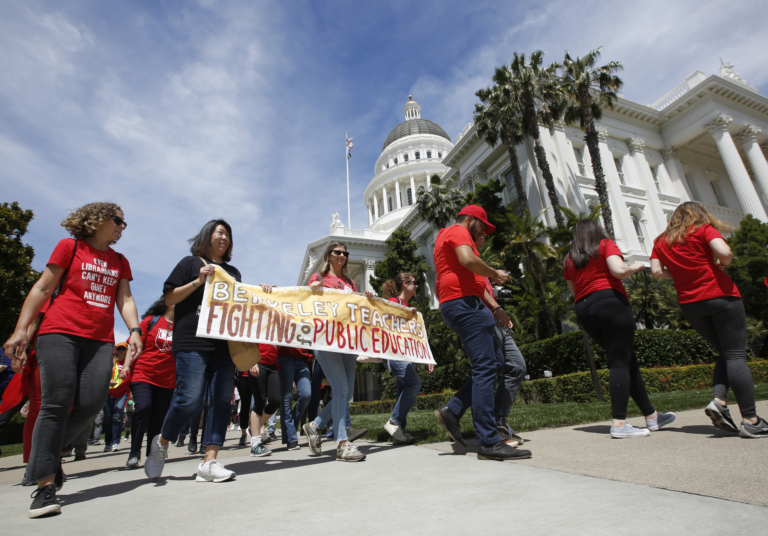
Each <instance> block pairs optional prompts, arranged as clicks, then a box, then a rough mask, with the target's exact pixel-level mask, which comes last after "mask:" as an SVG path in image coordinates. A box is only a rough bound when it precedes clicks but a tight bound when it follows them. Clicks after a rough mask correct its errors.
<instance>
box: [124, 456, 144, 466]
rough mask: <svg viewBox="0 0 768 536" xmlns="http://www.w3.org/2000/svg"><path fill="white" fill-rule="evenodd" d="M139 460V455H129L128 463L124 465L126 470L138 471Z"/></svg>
mask: <svg viewBox="0 0 768 536" xmlns="http://www.w3.org/2000/svg"><path fill="white" fill-rule="evenodd" d="M140 459H141V454H135V453H131V454H130V456H128V461H127V462H126V463H125V466H126V467H127V468H128V469H138V468H139V460H140Z"/></svg>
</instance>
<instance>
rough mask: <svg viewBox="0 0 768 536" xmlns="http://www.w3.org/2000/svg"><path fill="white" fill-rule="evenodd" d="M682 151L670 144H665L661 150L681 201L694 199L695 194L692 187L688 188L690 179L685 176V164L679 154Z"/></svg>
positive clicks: (668, 173) (665, 165)
mask: <svg viewBox="0 0 768 536" xmlns="http://www.w3.org/2000/svg"><path fill="white" fill-rule="evenodd" d="M679 154H680V151H678V150H677V149H675V148H674V147H671V146H669V145H666V146H664V148H663V149H662V150H661V157H662V158H663V159H664V168H665V169H666V170H667V175H669V179H670V180H671V181H672V186H673V187H674V188H675V193H676V194H677V197H679V198H680V201H683V202H685V201H693V195H692V194H691V190H690V188H688V181H687V180H686V178H685V170H684V169H683V164H682V163H681V162H680V159H679V158H678V155H679Z"/></svg>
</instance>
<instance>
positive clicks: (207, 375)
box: [161, 351, 235, 447]
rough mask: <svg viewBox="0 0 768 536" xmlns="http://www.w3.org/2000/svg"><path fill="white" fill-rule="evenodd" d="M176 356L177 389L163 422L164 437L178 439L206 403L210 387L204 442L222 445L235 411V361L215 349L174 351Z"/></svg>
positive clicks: (201, 442) (172, 441)
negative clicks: (214, 350)
mask: <svg viewBox="0 0 768 536" xmlns="http://www.w3.org/2000/svg"><path fill="white" fill-rule="evenodd" d="M173 357H174V358H175V359H176V392H175V393H173V400H171V407H170V409H169V410H168V414H167V415H166V416H165V421H164V422H163V429H162V431H161V435H162V436H163V439H166V440H168V441H170V442H171V443H175V442H176V440H177V439H178V437H179V434H180V433H181V432H182V431H183V430H184V429H185V428H186V426H187V423H189V420H190V418H192V415H194V414H195V413H197V411H198V410H199V409H200V407H201V406H202V405H203V397H204V394H205V392H206V388H207V392H208V403H209V404H210V406H209V408H208V414H207V415H206V417H205V424H204V426H203V435H202V437H201V438H200V444H201V445H206V446H208V445H211V446H218V447H220V446H222V445H223V444H224V437H225V435H226V433H227V426H228V425H229V417H230V415H231V413H232V406H231V405H230V401H231V400H232V393H233V391H234V388H235V364H234V363H232V359H230V357H229V355H217V354H216V353H215V352H213V351H208V352H174V353H173ZM203 441H204V442H203Z"/></svg>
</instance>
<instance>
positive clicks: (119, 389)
mask: <svg viewBox="0 0 768 536" xmlns="http://www.w3.org/2000/svg"><path fill="white" fill-rule="evenodd" d="M139 326H141V324H139ZM127 355H128V344H127V343H124V342H119V343H117V346H115V356H114V358H113V363H114V364H113V365H112V380H111V381H110V382H109V396H108V397H107V403H106V404H104V452H117V451H118V450H120V433H121V431H122V430H123V419H124V417H125V405H126V404H127V403H128V395H129V389H130V387H131V373H130V368H128V367H126V357H127ZM121 373H123V374H121Z"/></svg>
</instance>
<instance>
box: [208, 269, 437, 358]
mask: <svg viewBox="0 0 768 536" xmlns="http://www.w3.org/2000/svg"><path fill="white" fill-rule="evenodd" d="M215 268H216V272H215V274H214V276H209V277H208V280H207V282H206V284H205V293H204V295H203V303H202V305H201V308H200V318H199V320H198V323H197V336H198V337H208V338H212V339H225V340H233V341H244V342H253V343H264V344H276V345H279V346H291V347H295V348H306V349H309V350H327V351H329V352H342V353H347V354H354V355H362V356H369V357H378V358H380V359H393V360H397V361H410V362H413V363H420V364H425V365H427V364H435V360H434V358H433V357H432V351H431V350H430V348H429V341H428V340H427V330H426V329H425V327H424V319H423V318H422V316H421V313H418V312H416V313H414V312H413V310H412V309H410V308H409V307H404V306H402V305H399V304H397V303H394V302H391V301H389V300H384V299H381V298H374V299H369V298H366V297H365V296H364V295H362V294H357V293H354V292H349V291H343V290H337V289H329V288H323V289H320V290H317V291H313V290H311V289H310V288H309V287H279V288H275V289H273V291H272V292H271V293H269V294H268V293H266V292H264V291H263V290H262V289H261V287H260V286H257V285H247V284H244V283H238V282H237V281H235V280H234V279H232V277H230V276H229V274H227V273H226V272H224V270H222V269H221V268H219V267H215Z"/></svg>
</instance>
